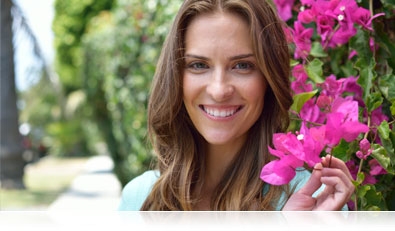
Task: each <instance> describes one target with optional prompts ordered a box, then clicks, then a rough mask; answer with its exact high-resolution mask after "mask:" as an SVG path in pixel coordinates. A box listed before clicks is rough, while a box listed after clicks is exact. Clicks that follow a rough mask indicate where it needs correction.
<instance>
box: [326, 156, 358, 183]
mask: <svg viewBox="0 0 395 231" xmlns="http://www.w3.org/2000/svg"><path fill="white" fill-rule="evenodd" d="M329 162H330V164H331V165H330V168H337V169H340V170H341V171H343V172H344V173H345V174H346V176H347V177H348V178H349V179H350V180H352V179H353V178H352V176H351V173H350V171H349V169H348V168H347V166H346V164H345V163H344V162H343V161H342V160H340V159H338V158H336V157H334V156H332V160H331V155H327V156H325V157H323V158H322V165H323V166H329Z"/></svg>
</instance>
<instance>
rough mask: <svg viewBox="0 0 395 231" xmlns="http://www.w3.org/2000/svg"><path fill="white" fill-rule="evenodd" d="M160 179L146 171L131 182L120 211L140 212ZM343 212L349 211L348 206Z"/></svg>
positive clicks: (299, 181) (298, 179)
mask: <svg viewBox="0 0 395 231" xmlns="http://www.w3.org/2000/svg"><path fill="white" fill-rule="evenodd" d="M310 175H311V173H310V172H309V171H307V170H302V171H296V176H295V177H294V178H293V179H292V181H291V182H290V187H291V188H293V187H295V192H296V191H298V190H299V189H300V188H302V186H303V185H304V184H305V183H306V182H307V181H308V179H309V178H310ZM158 177H159V171H157V170H150V171H146V172H144V173H143V174H141V175H140V176H138V177H136V178H134V179H133V180H131V181H130V182H129V183H128V184H127V185H126V186H125V187H124V188H123V190H122V198H121V202H120V205H119V207H118V210H120V211H138V210H140V208H141V206H142V205H143V203H144V201H145V199H146V198H147V197H148V195H149V193H150V192H151V190H152V187H153V185H154V184H155V182H156V180H157V179H158ZM324 187H325V186H324V185H323V186H321V187H320V188H319V189H318V190H317V191H316V192H315V193H314V195H313V196H316V195H318V193H320V192H321V191H322V190H323V189H324ZM285 199H286V195H285V193H283V194H282V195H281V198H280V200H279V202H278V204H277V206H276V210H277V211H279V210H281V208H282V207H283V206H284V204H285V202H286V201H285ZM342 210H347V205H345V206H344V207H343V209H342Z"/></svg>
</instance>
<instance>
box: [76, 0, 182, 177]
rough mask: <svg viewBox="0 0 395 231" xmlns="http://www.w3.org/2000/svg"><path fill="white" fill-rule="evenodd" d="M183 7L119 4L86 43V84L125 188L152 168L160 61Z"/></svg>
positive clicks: (93, 27)
mask: <svg viewBox="0 0 395 231" xmlns="http://www.w3.org/2000/svg"><path fill="white" fill-rule="evenodd" d="M179 5H180V1H174V0H173V1H170V0H158V1H156V0H149V1H139V0H129V1H118V5H117V7H115V8H114V10H113V11H112V12H111V13H106V12H104V13H102V14H100V15H99V16H98V17H96V18H94V19H93V20H92V21H91V23H90V25H89V28H88V31H89V33H87V34H86V35H85V36H84V38H83V50H84V56H83V68H82V70H83V81H84V84H83V86H84V91H85V92H86V95H87V101H88V102H90V104H91V106H92V115H94V117H95V121H96V122H97V124H98V126H99V130H100V131H102V133H103V138H104V140H105V141H106V143H107V146H108V150H109V151H110V153H111V155H112V157H113V160H114V163H115V173H116V174H117V176H118V178H119V180H120V181H121V183H122V184H123V185H125V184H126V183H127V182H128V181H129V180H130V179H131V178H133V177H135V176H137V175H138V174H140V173H141V172H143V171H144V170H146V168H147V167H148V165H149V164H150V162H151V157H152V155H151V153H150V147H149V145H148V142H147V140H146V132H147V124H146V106H147V100H148V94H149V88H150V87H149V86H150V82H151V78H152V76H153V74H154V71H155V65H156V60H157V58H158V56H159V52H160V50H161V46H162V43H163V41H164V39H165V36H166V33H167V31H168V29H169V23H170V22H171V19H172V18H173V17H174V15H175V12H176V10H177V9H178V7H179Z"/></svg>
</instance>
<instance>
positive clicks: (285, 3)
mask: <svg viewBox="0 0 395 231" xmlns="http://www.w3.org/2000/svg"><path fill="white" fill-rule="evenodd" d="M294 2H295V0H273V3H274V4H275V5H276V8H277V11H278V14H279V16H280V18H281V19H282V20H284V21H287V20H288V19H290V18H292V12H291V10H292V6H293V5H294Z"/></svg>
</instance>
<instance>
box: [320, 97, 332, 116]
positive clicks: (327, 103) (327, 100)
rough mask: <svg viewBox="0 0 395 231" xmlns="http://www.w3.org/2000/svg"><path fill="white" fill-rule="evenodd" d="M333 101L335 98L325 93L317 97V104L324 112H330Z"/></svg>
mask: <svg viewBox="0 0 395 231" xmlns="http://www.w3.org/2000/svg"><path fill="white" fill-rule="evenodd" d="M332 102H333V98H332V97H330V96H327V95H324V94H321V95H319V96H318V98H317V106H318V107H319V108H320V109H321V111H323V112H324V113H326V112H330V109H331V106H332Z"/></svg>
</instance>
